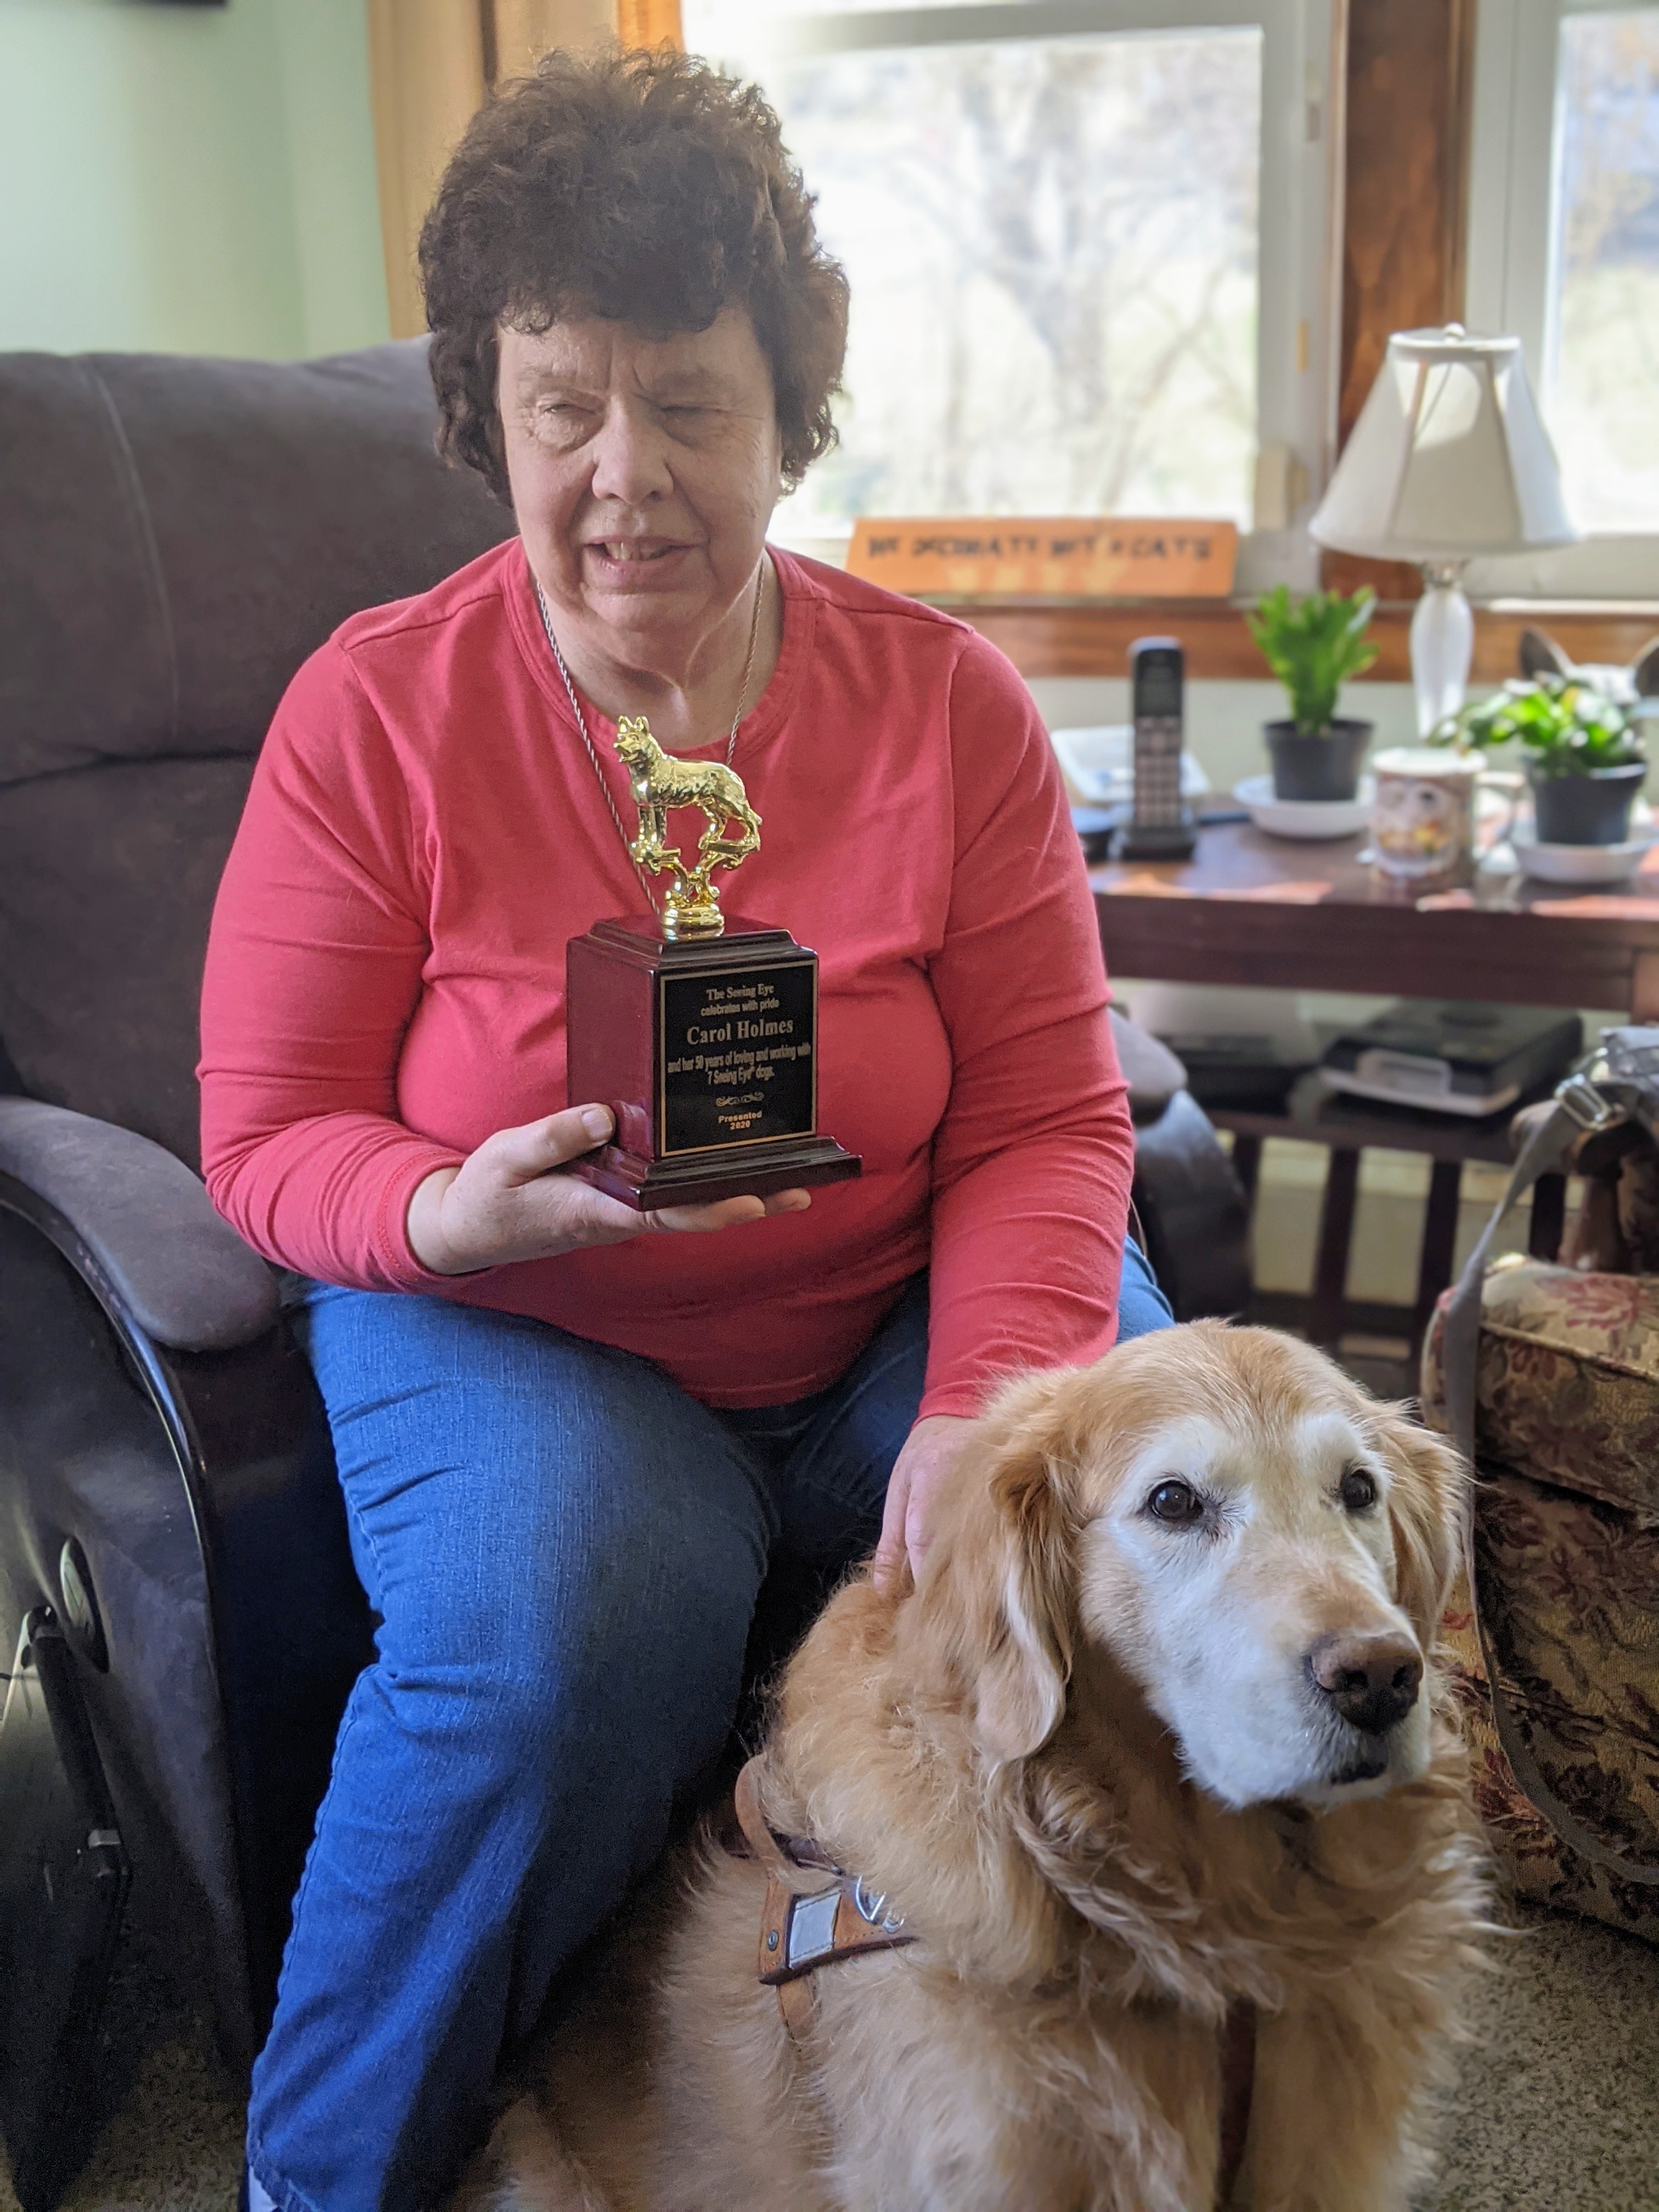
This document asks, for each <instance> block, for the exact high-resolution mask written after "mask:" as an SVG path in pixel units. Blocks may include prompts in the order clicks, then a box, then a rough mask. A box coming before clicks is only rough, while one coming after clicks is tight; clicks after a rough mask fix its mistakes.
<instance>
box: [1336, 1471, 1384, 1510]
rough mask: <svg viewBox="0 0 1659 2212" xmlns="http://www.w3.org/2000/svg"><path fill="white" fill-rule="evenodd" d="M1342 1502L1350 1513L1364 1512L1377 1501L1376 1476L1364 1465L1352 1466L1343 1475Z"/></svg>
mask: <svg viewBox="0 0 1659 2212" xmlns="http://www.w3.org/2000/svg"><path fill="white" fill-rule="evenodd" d="M1340 1496H1341V1499H1342V1503H1343V1504H1345V1505H1346V1507H1347V1509H1348V1510H1349V1512H1350V1513H1363V1512H1364V1511H1365V1510H1366V1508H1367V1507H1368V1506H1372V1505H1375V1504H1376V1476H1375V1475H1372V1474H1368V1473H1367V1472H1366V1470H1365V1469H1364V1468H1363V1467H1351V1468H1348V1469H1347V1471H1346V1473H1345V1474H1344V1475H1343V1477H1342V1486H1341V1491H1340Z"/></svg>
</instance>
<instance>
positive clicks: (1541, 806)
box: [1527, 761, 1648, 845]
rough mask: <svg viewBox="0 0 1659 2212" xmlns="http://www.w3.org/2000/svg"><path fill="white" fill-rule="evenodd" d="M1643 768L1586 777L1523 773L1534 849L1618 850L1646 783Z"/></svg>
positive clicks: (1641, 763)
mask: <svg viewBox="0 0 1659 2212" xmlns="http://www.w3.org/2000/svg"><path fill="white" fill-rule="evenodd" d="M1647 774H1648V769H1647V763H1646V762H1645V761H1635V762H1633V763H1632V765H1631V766H1630V767H1629V768H1595V769H1590V771H1589V774H1588V775H1579V774H1571V775H1539V774H1538V772H1537V770H1536V769H1528V771H1527V781H1528V783H1530V784H1531V786H1532V809H1533V822H1534V836H1536V837H1537V840H1538V842H1539V843H1540V844H1541V845H1622V844H1624V843H1625V842H1626V840H1627V839H1628V837H1629V836H1630V811H1631V808H1632V805H1634V804H1635V801H1636V795H1637V793H1638V792H1639V791H1640V790H1641V788H1642V786H1643V785H1644V783H1645V782H1646V781H1647Z"/></svg>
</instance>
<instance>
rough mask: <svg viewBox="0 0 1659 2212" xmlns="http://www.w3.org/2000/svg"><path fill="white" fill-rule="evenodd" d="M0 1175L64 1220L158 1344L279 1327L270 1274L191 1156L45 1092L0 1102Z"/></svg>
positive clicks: (233, 1338)
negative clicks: (47, 1101)
mask: <svg viewBox="0 0 1659 2212" xmlns="http://www.w3.org/2000/svg"><path fill="white" fill-rule="evenodd" d="M0 1176H10V1177H11V1179H12V1180H13V1182H15V1183H20V1184H21V1185H22V1187H23V1188H24V1190H25V1191H27V1192H30V1193H32V1194H33V1195H34V1197H35V1198H37V1199H39V1200H44V1201H45V1203H46V1206H48V1207H50V1208H51V1209H52V1212H55V1213H56V1214H58V1216H60V1217H61V1218H62V1220H63V1221H64V1222H65V1223H66V1224H67V1225H68V1226H69V1227H70V1229H71V1230H72V1231H74V1233H75V1235H76V1237H78V1238H79V1240H80V1242H81V1244H82V1247H83V1248H84V1250H85V1253H86V1255H88V1257H89V1258H90V1260H91V1261H92V1263H93V1265H94V1267H95V1268H96V1269H97V1270H99V1271H100V1273H101V1274H102V1276H103V1278H104V1279H105V1282H106V1285H107V1286H108V1288H109V1290H110V1291H111V1292H112V1294H113V1296H114V1297H115V1298H116V1299H117V1300H118V1301H119V1303H120V1304H121V1305H122V1306H123V1307H124V1308H125V1311H126V1313H127V1315H128V1316H130V1317H131V1320H132V1322H134V1323H135V1324H136V1325H137V1328H140V1329H142V1330H143V1333H144V1334H145V1335H146V1336H148V1337H149V1338H150V1339H151V1340H152V1341H153V1342H155V1343H156V1344H159V1345H162V1346H166V1347H167V1349H168V1350H170V1351H174V1352H228V1351H229V1350H231V1349H233V1348H234V1346H237V1345H240V1344H249V1343H252V1340H254V1338H256V1337H258V1336H263V1335H264V1333H265V1331H266V1330H267V1329H269V1328H272V1327H273V1326H274V1325H275V1323H276V1316H277V1310H278V1307H277V1297H276V1276H275V1274H274V1273H273V1272H272V1270H271V1269H270V1267H267V1266H266V1264H265V1262H264V1261H263V1260H262V1259H260V1257H259V1256H258V1254H257V1253H256V1252H254V1251H252V1250H251V1249H249V1247H248V1246H247V1245H246V1244H245V1243H243V1242H242V1240H241V1238H240V1237H239V1236H238V1235H237V1234H236V1231H234V1229H233V1228H232V1227H231V1226H230V1225H229V1224H228V1222H226V1221H222V1220H221V1219H220V1218H219V1216H218V1215H217V1214H216V1212H214V1210H213V1201H212V1200H211V1199H210V1197H209V1196H208V1194H207V1190H206V1188H205V1186H204V1184H203V1183H202V1182H201V1181H200V1180H199V1179H198V1178H197V1176H194V1175H192V1174H191V1171H190V1170H189V1169H188V1168H187V1167H186V1166H185V1164H184V1162H183V1161H182V1160H178V1159H175V1158H173V1154H172V1153H171V1152H164V1151H163V1150H162V1148H161V1146H160V1145H155V1144H152V1143H151V1142H150V1140H149V1138H148V1137H140V1136H137V1135H135V1134H134V1133H133V1132H132V1131H131V1129H121V1128H118V1127H116V1126H115V1124H114V1123H113V1122H112V1121H94V1119H93V1118H92V1117H91V1115H86V1114H71V1113H70V1112H69V1111H68V1110H67V1109H65V1108H64V1107H61V1106H46V1105H43V1104H42V1103H40V1101H39V1100H38V1099H34V1098H0ZM42 1226H43V1227H45V1228H46V1232H47V1234H48V1235H50V1234H51V1233H52V1231H51V1226H50V1225H49V1224H46V1223H42ZM69 1256H70V1259H71V1260H74V1261H76V1264H77V1265H79V1264H80V1259H79V1255H76V1254H75V1253H73V1252H70V1255H69Z"/></svg>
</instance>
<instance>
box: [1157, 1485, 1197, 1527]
mask: <svg viewBox="0 0 1659 2212" xmlns="http://www.w3.org/2000/svg"><path fill="white" fill-rule="evenodd" d="M1146 1510H1147V1511H1148V1512H1149V1513H1151V1514H1152V1516H1154V1517H1155V1518H1156V1519H1158V1520H1159V1521H1170V1522H1175V1523H1176V1525H1177V1526H1180V1527H1186V1526H1189V1525H1190V1524H1191V1523H1192V1522H1194V1521H1201V1520H1202V1519H1203V1518H1204V1501H1203V1499H1202V1498H1200V1496H1199V1494H1198V1492H1196V1491H1195V1490H1194V1488H1193V1486H1192V1485H1191V1483H1189V1482H1160V1483H1159V1484H1158V1488H1157V1489H1156V1490H1155V1491H1154V1492H1152V1496H1151V1497H1150V1498H1148V1499H1147V1500H1146Z"/></svg>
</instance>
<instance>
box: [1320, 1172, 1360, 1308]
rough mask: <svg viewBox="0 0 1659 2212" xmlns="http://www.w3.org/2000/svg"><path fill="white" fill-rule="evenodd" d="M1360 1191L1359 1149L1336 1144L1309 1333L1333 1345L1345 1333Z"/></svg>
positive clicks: (1324, 1207)
mask: <svg viewBox="0 0 1659 2212" xmlns="http://www.w3.org/2000/svg"><path fill="white" fill-rule="evenodd" d="M1358 1194H1359V1155H1358V1152H1347V1151H1339V1150H1337V1149H1335V1148H1333V1150H1332V1152H1331V1164H1330V1166H1329V1168H1328V1170H1327V1171H1326V1176H1325V1197H1324V1201H1323V1203H1322V1206H1320V1209H1319V1255H1318V1258H1317V1259H1316V1261H1315V1263H1314V1286H1313V1297H1312V1300H1311V1302H1310V1307H1309V1312H1308V1334H1309V1336H1310V1339H1311V1340H1312V1341H1313V1342H1314V1343H1315V1344H1322V1345H1334V1343H1335V1342H1336V1341H1337V1340H1338V1338H1339V1337H1340V1335H1341V1334H1342V1309H1343V1304H1344V1301H1345V1299H1346V1295H1347V1288H1348V1246H1349V1243H1350V1242H1351V1241H1352V1237H1353V1215H1354V1206H1355V1203H1356V1201H1357V1200H1358Z"/></svg>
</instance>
